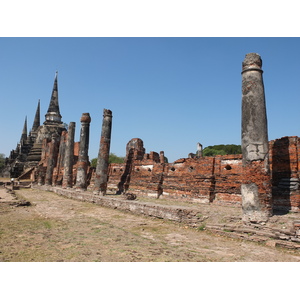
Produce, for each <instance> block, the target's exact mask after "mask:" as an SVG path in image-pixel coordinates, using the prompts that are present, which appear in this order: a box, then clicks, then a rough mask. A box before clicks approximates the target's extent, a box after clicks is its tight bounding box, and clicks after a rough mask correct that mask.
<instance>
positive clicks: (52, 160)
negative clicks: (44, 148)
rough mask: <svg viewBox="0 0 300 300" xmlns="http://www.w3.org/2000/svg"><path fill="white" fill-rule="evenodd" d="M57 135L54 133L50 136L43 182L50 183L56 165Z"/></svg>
mask: <svg viewBox="0 0 300 300" xmlns="http://www.w3.org/2000/svg"><path fill="white" fill-rule="evenodd" d="M58 145H59V136H58V135H57V134H55V133H53V134H52V136H51V143H50V148H49V156H48V159H47V170H46V177H45V184H46V185H52V177H53V169H54V167H55V166H56V162H57V155H58Z"/></svg>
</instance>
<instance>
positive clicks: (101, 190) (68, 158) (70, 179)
mask: <svg viewBox="0 0 300 300" xmlns="http://www.w3.org/2000/svg"><path fill="white" fill-rule="evenodd" d="M103 112H104V115H103V124H102V132H101V138H100V148H99V155H98V160H97V169H96V180H95V186H94V192H95V193H97V194H101V195H105V194H106V189H107V180H108V166H109V162H108V160H109V153H110V139H111V127H112V112H111V111H110V110H107V109H104V111H103ZM80 122H81V129H80V142H79V153H78V161H77V164H76V169H77V170H76V180H75V178H74V177H75V174H73V167H74V144H75V143H74V136H75V127H76V124H75V122H70V124H69V126H68V132H66V131H65V132H63V133H62V135H61V136H58V135H57V134H52V136H51V142H50V143H47V142H46V141H45V142H44V145H43V151H44V155H45V156H47V167H46V169H45V168H44V167H43V166H39V167H38V179H37V181H38V184H39V185H42V184H45V185H58V184H59V182H58V177H59V174H60V170H61V169H62V168H63V173H62V180H61V183H60V184H61V185H62V187H63V188H73V187H74V188H75V189H76V190H78V191H84V190H86V189H87V184H88V183H87V179H88V178H87V175H88V174H87V170H88V166H89V156H88V150H89V135H90V123H91V117H90V114H89V113H83V114H82V116H81V119H80ZM55 168H56V173H55V174H54V169H55ZM74 183H75V184H74ZM74 185H75V186H74Z"/></svg>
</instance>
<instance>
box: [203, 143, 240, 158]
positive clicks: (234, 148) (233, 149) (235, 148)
mask: <svg viewBox="0 0 300 300" xmlns="http://www.w3.org/2000/svg"><path fill="white" fill-rule="evenodd" d="M226 154H242V148H241V145H234V144H230V145H223V144H221V145H214V146H208V147H206V148H204V149H203V156H216V155H226Z"/></svg>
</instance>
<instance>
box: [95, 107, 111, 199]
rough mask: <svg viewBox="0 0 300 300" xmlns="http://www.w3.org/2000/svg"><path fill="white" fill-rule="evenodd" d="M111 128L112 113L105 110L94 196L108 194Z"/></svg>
mask: <svg viewBox="0 0 300 300" xmlns="http://www.w3.org/2000/svg"><path fill="white" fill-rule="evenodd" d="M111 127H112V112H111V111H110V110H108V109H104V110H103V122H102V132H101V139H100V148H99V153H98V159H97V167H96V177H95V185H94V194H100V195H102V196H104V195H105V194H106V189H107V180H108V165H109V163H108V159H109V151H110V139H111Z"/></svg>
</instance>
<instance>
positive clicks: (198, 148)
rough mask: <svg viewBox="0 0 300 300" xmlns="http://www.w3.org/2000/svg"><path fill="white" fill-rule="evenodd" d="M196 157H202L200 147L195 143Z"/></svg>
mask: <svg viewBox="0 0 300 300" xmlns="http://www.w3.org/2000/svg"><path fill="white" fill-rule="evenodd" d="M196 156H197V157H202V145H201V144H200V143H197V152H196Z"/></svg>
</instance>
